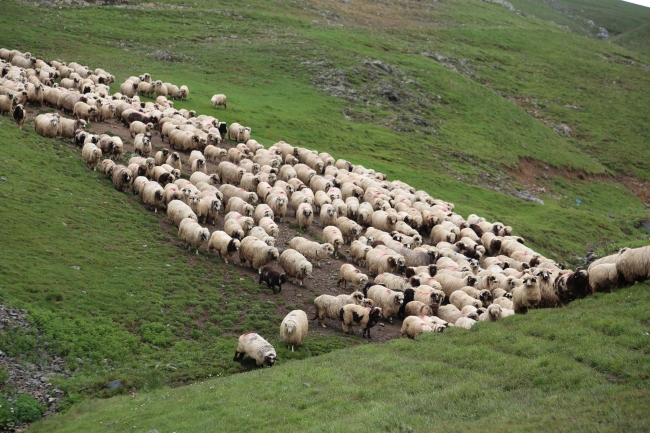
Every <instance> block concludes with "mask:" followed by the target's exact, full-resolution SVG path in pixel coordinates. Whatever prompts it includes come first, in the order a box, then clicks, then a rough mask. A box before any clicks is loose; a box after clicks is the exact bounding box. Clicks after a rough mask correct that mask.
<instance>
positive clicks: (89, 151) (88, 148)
mask: <svg viewBox="0 0 650 433" xmlns="http://www.w3.org/2000/svg"><path fill="white" fill-rule="evenodd" d="M81 156H82V158H83V160H84V162H85V163H86V166H87V167H88V168H92V169H93V171H97V166H98V165H99V161H100V160H101V158H102V151H101V149H100V148H98V147H97V146H95V145H94V144H93V143H86V144H84V147H83V149H82V150H81Z"/></svg>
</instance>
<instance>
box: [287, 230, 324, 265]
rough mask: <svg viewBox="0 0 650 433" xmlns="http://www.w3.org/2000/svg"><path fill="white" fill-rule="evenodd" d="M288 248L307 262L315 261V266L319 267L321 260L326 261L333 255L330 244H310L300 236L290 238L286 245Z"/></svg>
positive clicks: (310, 242)
mask: <svg viewBox="0 0 650 433" xmlns="http://www.w3.org/2000/svg"><path fill="white" fill-rule="evenodd" d="M287 247H288V248H292V249H294V250H296V251H298V252H299V253H300V254H302V255H304V256H305V257H306V258H308V259H309V260H312V261H315V262H316V266H317V267H320V266H321V265H320V262H321V260H324V259H326V258H327V257H328V256H329V255H331V254H333V253H334V247H333V246H332V244H329V243H323V244H319V243H318V242H312V241H310V240H308V239H305V238H303V237H300V236H296V237H294V238H292V239H291V240H290V241H289V243H288V244H287Z"/></svg>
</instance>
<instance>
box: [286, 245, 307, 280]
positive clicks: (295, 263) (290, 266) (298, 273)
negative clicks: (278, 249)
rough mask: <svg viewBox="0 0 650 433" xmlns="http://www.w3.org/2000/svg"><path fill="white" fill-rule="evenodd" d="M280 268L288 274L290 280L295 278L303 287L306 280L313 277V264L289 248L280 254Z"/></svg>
mask: <svg viewBox="0 0 650 433" xmlns="http://www.w3.org/2000/svg"><path fill="white" fill-rule="evenodd" d="M279 261H280V266H281V267H282V269H283V270H284V271H285V272H286V273H287V277H288V278H294V279H296V280H299V281H300V285H301V286H302V285H303V283H304V280H305V278H308V277H310V276H311V273H312V266H311V263H309V261H308V260H307V259H306V258H305V256H303V255H302V254H300V253H299V252H298V251H296V250H294V249H292V248H287V249H286V250H284V251H283V252H282V254H280V260H279Z"/></svg>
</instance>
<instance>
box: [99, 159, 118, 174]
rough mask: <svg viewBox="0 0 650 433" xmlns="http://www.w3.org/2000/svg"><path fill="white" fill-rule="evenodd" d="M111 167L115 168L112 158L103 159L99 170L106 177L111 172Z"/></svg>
mask: <svg viewBox="0 0 650 433" xmlns="http://www.w3.org/2000/svg"><path fill="white" fill-rule="evenodd" d="M113 169H115V161H113V160H112V159H105V160H103V161H102V168H101V172H102V174H103V175H104V176H106V177H107V178H109V177H111V175H112V174H113Z"/></svg>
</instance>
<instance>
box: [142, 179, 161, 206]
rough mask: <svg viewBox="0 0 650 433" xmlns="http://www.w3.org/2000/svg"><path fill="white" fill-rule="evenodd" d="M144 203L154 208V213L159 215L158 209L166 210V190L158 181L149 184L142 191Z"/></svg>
mask: <svg viewBox="0 0 650 433" xmlns="http://www.w3.org/2000/svg"><path fill="white" fill-rule="evenodd" d="M140 196H141V197H142V202H143V203H144V204H148V205H149V206H151V207H153V208H154V212H155V213H158V209H164V208H165V207H166V206H165V190H164V189H163V187H162V186H161V185H160V184H159V183H158V182H156V181H149V182H147V183H146V184H145V185H144V187H143V188H142V191H141V192H140Z"/></svg>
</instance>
